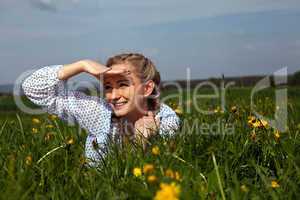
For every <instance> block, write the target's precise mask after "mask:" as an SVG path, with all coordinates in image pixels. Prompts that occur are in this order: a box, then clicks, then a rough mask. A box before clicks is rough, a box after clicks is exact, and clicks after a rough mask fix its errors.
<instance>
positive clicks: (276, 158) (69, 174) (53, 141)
mask: <svg viewBox="0 0 300 200" xmlns="http://www.w3.org/2000/svg"><path fill="white" fill-rule="evenodd" d="M207 92H208V91H207V90H203V91H202V93H207ZM250 92H251V89H250V88H235V89H234V88H233V89H230V90H228V91H227V93H226V96H225V99H226V110H225V111H224V112H223V111H222V110H220V109H219V108H218V106H219V105H220V100H219V99H215V100H212V99H207V100H201V101H199V102H193V101H190V100H187V99H186V98H187V97H186V96H184V105H187V104H189V105H191V106H192V109H191V112H187V110H186V108H185V106H183V107H182V105H181V106H180V105H178V101H177V100H176V99H170V100H168V101H167V102H166V103H168V104H169V105H170V106H172V107H173V108H174V109H177V112H178V114H179V116H180V118H181V121H182V128H181V130H179V131H178V132H177V134H176V135H175V136H174V137H159V138H154V139H152V140H151V141H150V143H151V144H149V148H148V149H147V150H146V151H144V150H143V149H142V148H141V147H140V146H139V145H138V144H132V143H128V144H126V145H125V147H124V148H122V149H120V148H118V147H117V146H116V145H114V144H111V145H110V147H109V148H110V151H109V154H108V155H107V157H106V158H105V160H104V161H103V167H101V168H98V169H91V168H88V167H87V166H86V165H85V162H86V161H85V159H84V156H83V155H84V143H85V138H86V135H87V133H86V132H85V131H84V130H81V129H80V128H79V127H78V126H68V125H67V123H65V122H63V121H61V120H59V119H57V118H55V117H53V116H49V115H47V114H43V115H37V116H31V115H27V114H25V113H22V112H20V111H18V110H17V109H16V106H15V105H14V103H13V100H12V98H11V97H5V98H4V97H2V99H0V101H1V103H0V112H1V117H0V167H1V168H2V170H1V171H0V199H153V198H155V199H168V198H167V197H169V199H176V198H180V199H297V197H298V196H299V195H300V139H299V132H300V112H299V111H300V90H299V88H289V89H288V105H287V109H288V130H287V131H285V132H280V131H277V130H274V129H273V128H271V127H270V126H268V125H267V124H257V123H258V122H259V121H255V120H253V119H250V118H249V117H250V116H253V113H252V112H251V109H250ZM169 93H172V92H169ZM164 95H167V93H166V92H165V93H164ZM273 97H274V90H272V89H269V90H265V91H262V92H260V93H258V94H257V95H256V96H255V104H256V105H257V107H256V110H257V111H259V113H261V114H263V115H265V116H273V115H274V112H275V110H276V105H275V102H274V100H273ZM0 98H1V97H0ZM27 103H28V101H27ZM195 104H198V105H199V106H200V107H201V108H203V109H207V110H211V111H213V112H214V114H211V115H204V114H201V113H199V112H197V111H196V109H195V107H194V105H195ZM33 118H34V120H32V119H33ZM37 119H38V120H37ZM216 123H219V124H221V125H220V126H222V127H223V128H224V129H225V128H226V127H228V126H229V125H231V126H232V127H234V131H233V132H230V133H229V132H226V131H222V130H221V131H219V130H215V129H211V130H209V129H205V130H206V131H204V132H201V131H199V130H197V129H196V128H193V124H194V125H195V124H198V125H201V124H208V125H210V124H216ZM255 123H256V124H255ZM223 125H224V126H223ZM224 129H223V130H224ZM216 132H217V133H218V134H216Z"/></svg>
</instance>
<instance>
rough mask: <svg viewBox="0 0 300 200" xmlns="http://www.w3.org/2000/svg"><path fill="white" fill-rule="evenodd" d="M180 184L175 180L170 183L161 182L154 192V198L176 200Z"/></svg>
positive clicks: (157, 199)
mask: <svg viewBox="0 0 300 200" xmlns="http://www.w3.org/2000/svg"><path fill="white" fill-rule="evenodd" d="M179 194H180V186H178V185H177V184H176V183H175V182H172V183H171V184H166V183H161V184H160V190H159V191H157V192H156V194H155V197H154V200H178V199H179Z"/></svg>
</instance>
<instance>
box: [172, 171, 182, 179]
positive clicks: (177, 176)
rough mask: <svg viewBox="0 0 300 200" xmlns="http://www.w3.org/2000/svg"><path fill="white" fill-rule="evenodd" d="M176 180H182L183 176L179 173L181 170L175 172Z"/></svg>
mask: <svg viewBox="0 0 300 200" xmlns="http://www.w3.org/2000/svg"><path fill="white" fill-rule="evenodd" d="M174 178H175V180H177V181H181V177H180V174H179V172H177V171H176V172H175V177H174Z"/></svg>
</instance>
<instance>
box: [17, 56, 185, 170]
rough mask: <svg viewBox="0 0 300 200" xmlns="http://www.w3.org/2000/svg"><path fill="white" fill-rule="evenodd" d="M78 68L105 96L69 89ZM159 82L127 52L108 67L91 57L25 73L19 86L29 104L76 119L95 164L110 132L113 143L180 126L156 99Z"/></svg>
mask: <svg viewBox="0 0 300 200" xmlns="http://www.w3.org/2000/svg"><path fill="white" fill-rule="evenodd" d="M82 72H87V73H89V74H91V75H93V76H95V77H96V78H98V79H99V80H100V81H104V82H103V84H104V93H105V99H102V98H99V97H96V96H87V95H85V94H84V93H81V92H80V91H73V90H68V88H67V85H66V81H67V80H68V79H69V78H70V77H72V76H75V75H76V74H79V73H82ZM101 76H103V79H102V78H101ZM159 83H160V76H159V73H158V72H157V70H156V68H155V66H154V64H153V63H152V62H151V61H150V60H149V59H148V58H146V57H144V56H143V55H141V54H133V53H130V54H121V55H117V56H114V57H112V58H110V59H108V61H107V66H104V65H102V64H100V63H97V62H95V61H92V60H81V61H78V62H75V63H72V64H67V65H54V66H46V67H43V68H41V69H39V70H37V71H35V72H34V73H33V74H31V75H30V76H29V77H27V78H26V79H25V80H24V82H23V84H22V88H23V90H24V93H25V95H26V96H27V97H28V98H29V99H30V100H31V101H32V102H33V103H35V104H37V105H40V106H44V107H46V109H47V111H48V112H49V113H51V114H57V115H58V116H59V117H60V118H61V119H63V120H68V119H70V118H71V119H72V120H75V121H77V122H78V123H79V125H80V126H81V127H82V128H84V129H86V130H87V131H88V133H89V134H88V137H87V140H86V145H85V151H86V157H87V158H88V160H90V163H89V164H90V165H91V166H95V165H98V164H99V162H98V161H99V160H100V159H101V157H103V156H104V155H105V152H106V149H105V146H106V145H105V143H106V142H107V141H108V138H110V137H109V136H111V137H112V138H114V141H116V142H122V140H123V138H124V136H128V134H129V135H130V136H131V138H132V139H134V140H135V139H141V138H142V140H146V139H147V138H148V137H150V136H151V135H152V134H153V133H155V132H159V134H161V135H163V134H174V133H175V131H176V130H177V129H178V128H179V118H178V117H177V115H176V113H175V112H174V111H173V110H172V109H171V108H170V107H168V106H167V105H165V104H163V103H159V100H158V97H159V87H158V86H159ZM143 144H144V143H143Z"/></svg>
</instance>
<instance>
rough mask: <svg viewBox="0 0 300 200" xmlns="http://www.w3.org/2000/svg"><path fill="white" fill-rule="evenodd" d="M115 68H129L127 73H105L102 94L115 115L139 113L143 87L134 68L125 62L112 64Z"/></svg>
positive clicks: (141, 106)
mask: <svg viewBox="0 0 300 200" xmlns="http://www.w3.org/2000/svg"><path fill="white" fill-rule="evenodd" d="M112 68H113V69H116V70H123V69H125V70H129V71H130V72H129V73H126V74H125V73H124V74H116V75H105V76H104V79H103V86H104V94H105V98H106V100H107V102H108V103H109V104H110V106H111V107H112V109H113V111H114V113H115V115H116V116H117V117H123V116H130V115H132V114H136V113H141V110H142V108H143V97H144V92H143V87H142V83H141V80H140V78H139V77H138V76H137V74H136V73H135V69H134V68H133V67H132V66H131V65H129V64H127V63H124V64H116V65H113V66H112Z"/></svg>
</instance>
